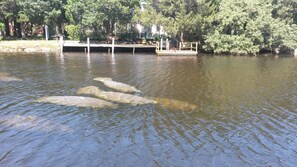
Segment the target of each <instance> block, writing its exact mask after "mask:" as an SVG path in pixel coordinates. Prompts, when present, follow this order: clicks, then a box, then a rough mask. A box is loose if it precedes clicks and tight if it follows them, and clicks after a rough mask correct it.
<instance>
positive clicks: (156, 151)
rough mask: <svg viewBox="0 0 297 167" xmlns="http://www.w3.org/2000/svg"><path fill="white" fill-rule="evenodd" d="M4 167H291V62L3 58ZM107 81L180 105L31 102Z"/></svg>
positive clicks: (295, 95)
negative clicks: (188, 105) (112, 106)
mask: <svg viewBox="0 0 297 167" xmlns="http://www.w3.org/2000/svg"><path fill="white" fill-rule="evenodd" d="M0 71H1V72H6V73H9V74H10V75H12V76H15V77H18V78H21V79H22V81H19V82H14V81H12V82H0V166H49V167H52V166H170V167H171V166H296V165H297V59H294V58H292V57H284V58H274V57H212V56H199V57H156V56H154V55H145V54H143V55H142V54H139V55H130V54H116V55H115V56H114V57H112V56H110V55H107V54H102V53H97V54H91V55H90V56H89V57H88V56H87V55H84V54H80V53H67V54H65V55H64V56H60V55H55V54H39V55H34V54H29V55H25V54H3V53H2V54H0ZM94 77H111V78H113V79H114V80H115V81H119V82H123V83H127V84H130V85H133V86H135V87H136V88H138V89H139V90H141V91H142V95H143V96H145V97H159V98H168V99H175V100H179V101H184V102H187V103H191V104H193V105H196V106H198V108H195V110H191V111H189V110H187V109H183V108H179V107H178V105H174V104H172V105H171V107H169V106H170V105H169V106H168V107H164V106H161V105H153V104H148V105H143V106H130V105H128V104H120V105H119V106H120V107H119V108H118V109H92V108H80V107H66V106H59V105H55V104H44V103H35V102H34V100H35V99H37V98H39V97H43V96H61V95H68V96H73V95H76V91H77V90H78V89H79V88H81V87H84V86H89V85H94V86H99V87H100V89H103V90H106V91H110V90H111V89H109V88H107V87H106V86H104V85H103V84H102V83H100V82H97V81H93V80H92V79H93V78H94Z"/></svg>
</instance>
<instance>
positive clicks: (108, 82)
mask: <svg viewBox="0 0 297 167" xmlns="http://www.w3.org/2000/svg"><path fill="white" fill-rule="evenodd" d="M94 80H95V81H100V82H102V83H103V84H104V85H105V86H107V87H109V88H112V89H115V90H117V91H120V92H123V93H140V92H141V91H140V90H137V89H136V88H135V87H133V86H130V85H127V84H125V83H121V82H116V81H113V80H112V79H111V78H106V77H98V78H94Z"/></svg>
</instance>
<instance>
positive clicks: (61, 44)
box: [60, 35, 64, 53]
mask: <svg viewBox="0 0 297 167" xmlns="http://www.w3.org/2000/svg"><path fill="white" fill-rule="evenodd" d="M63 48H64V40H63V36H62V35H61V36H60V51H61V53H63Z"/></svg>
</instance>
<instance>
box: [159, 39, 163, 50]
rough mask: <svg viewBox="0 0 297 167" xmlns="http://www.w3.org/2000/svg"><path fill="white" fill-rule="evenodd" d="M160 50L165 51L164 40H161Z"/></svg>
mask: <svg viewBox="0 0 297 167" xmlns="http://www.w3.org/2000/svg"><path fill="white" fill-rule="evenodd" d="M160 50H161V51H162V50H163V39H162V38H161V43H160Z"/></svg>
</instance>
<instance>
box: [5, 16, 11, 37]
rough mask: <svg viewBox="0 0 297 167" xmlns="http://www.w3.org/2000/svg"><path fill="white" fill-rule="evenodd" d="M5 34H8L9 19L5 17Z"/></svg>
mask: <svg viewBox="0 0 297 167" xmlns="http://www.w3.org/2000/svg"><path fill="white" fill-rule="evenodd" d="M4 24H5V36H10V30H9V19H8V18H7V19H5V23H4Z"/></svg>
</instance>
